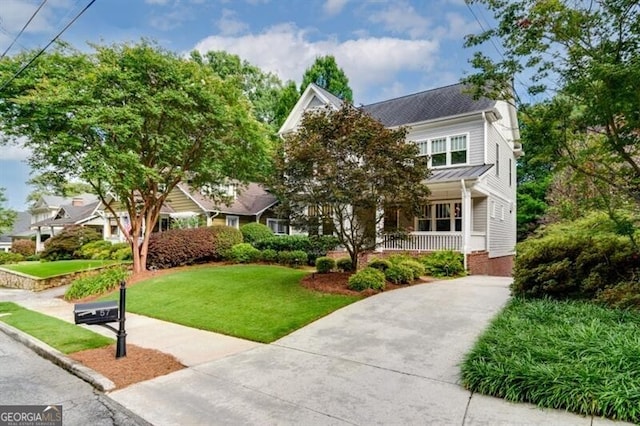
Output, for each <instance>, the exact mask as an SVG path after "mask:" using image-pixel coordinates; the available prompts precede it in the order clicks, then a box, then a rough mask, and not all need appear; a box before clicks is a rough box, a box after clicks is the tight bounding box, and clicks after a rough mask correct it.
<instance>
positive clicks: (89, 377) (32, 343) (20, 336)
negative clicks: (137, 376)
mask: <svg viewBox="0 0 640 426" xmlns="http://www.w3.org/2000/svg"><path fill="white" fill-rule="evenodd" d="M0 331H2V332H4V333H5V334H6V335H8V336H9V337H11V338H13V339H14V340H16V341H18V342H20V343H22V344H23V345H25V346H27V347H28V348H30V349H31V350H33V351H34V352H35V353H37V354H38V355H40V356H41V357H43V358H45V359H48V360H49V361H51V362H53V363H54V364H56V365H57V366H59V367H62V368H64V369H65V370H67V371H69V372H70V373H72V374H74V375H76V376H78V377H79V378H81V379H82V380H84V381H85V382H87V383H89V384H90V385H91V386H93V387H94V388H96V389H97V390H99V391H101V392H109V391H112V390H114V389H115V388H116V385H115V384H114V383H113V382H112V381H111V380H109V379H107V378H106V377H104V376H103V375H102V374H100V373H98V372H96V371H94V370H92V369H90V368H88V367H86V366H84V365H82V364H81V363H79V362H78V361H75V360H73V359H71V358H69V357H68V356H66V355H65V354H63V353H62V352H60V351H58V350H57V349H54V348H52V347H51V346H49V345H47V344H46V343H44V342H43V341H41V340H38V339H36V338H35V337H33V336H30V335H28V334H26V333H24V332H23V331H21V330H18V329H17V328H15V327H12V326H10V325H9V324H6V323H4V322H2V321H0Z"/></svg>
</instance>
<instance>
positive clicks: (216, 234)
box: [208, 225, 244, 260]
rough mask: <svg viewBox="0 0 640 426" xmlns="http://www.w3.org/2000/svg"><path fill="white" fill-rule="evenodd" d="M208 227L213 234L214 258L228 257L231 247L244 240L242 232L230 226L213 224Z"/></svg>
mask: <svg viewBox="0 0 640 426" xmlns="http://www.w3.org/2000/svg"><path fill="white" fill-rule="evenodd" d="M208 229H209V230H210V232H211V233H212V234H213V244H214V258H215V259H218V260H219V259H228V258H229V255H230V251H231V247H233V246H235V245H236V244H240V243H242V242H244V241H243V239H242V232H240V230H238V229H236V228H234V227H232V226H226V225H214V226H211V227H209V228H208Z"/></svg>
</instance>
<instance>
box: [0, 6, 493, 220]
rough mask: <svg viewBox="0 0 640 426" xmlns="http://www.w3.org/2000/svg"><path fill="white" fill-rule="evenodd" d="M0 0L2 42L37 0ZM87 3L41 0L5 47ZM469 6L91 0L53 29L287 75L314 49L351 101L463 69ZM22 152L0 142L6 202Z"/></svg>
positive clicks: (30, 39) (14, 202)
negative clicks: (219, 57) (211, 53)
mask: <svg viewBox="0 0 640 426" xmlns="http://www.w3.org/2000/svg"><path fill="white" fill-rule="evenodd" d="M0 1H1V7H0V49H2V51H4V49H5V48H6V47H7V46H8V45H9V43H10V42H11V40H12V39H13V37H14V36H15V35H16V34H17V33H18V31H20V29H21V28H22V26H23V25H24V24H25V23H26V22H27V20H28V19H29V17H30V16H31V14H32V13H33V12H34V11H35V10H36V8H37V7H38V5H39V4H40V3H41V1H42V0H0ZM88 3H89V0H48V1H47V2H46V3H45V5H44V6H43V7H42V9H41V10H40V12H39V13H38V15H36V18H35V19H34V20H33V21H32V23H31V24H30V25H29V26H28V27H27V29H26V31H25V33H24V34H23V35H22V36H21V37H20V38H19V39H18V41H17V43H16V44H15V45H14V46H13V47H12V49H11V51H10V52H9V54H11V53H16V52H19V51H21V50H25V49H34V48H39V47H43V46H44V45H45V44H46V43H47V42H48V41H49V40H51V39H52V38H53V36H54V35H55V34H57V33H58V32H59V31H60V30H61V29H62V28H63V27H64V26H65V25H66V24H67V23H68V22H69V21H70V20H71V18H72V17H73V16H75V15H76V14H77V13H78V12H79V11H80V10H81V9H82V8H83V7H85V6H86V5H87V4H88ZM471 7H472V10H473V12H474V13H475V15H476V16H474V14H473V13H472V12H471V10H470V9H469V7H468V6H467V5H465V3H464V0H389V1H384V0H97V1H96V2H95V3H94V4H93V5H92V6H91V7H90V8H89V9H88V10H87V12H86V13H85V14H84V15H82V17H80V18H79V20H78V21H77V22H76V23H75V24H73V25H72V26H71V27H70V28H69V29H68V30H67V31H66V32H65V33H64V35H63V36H62V39H64V40H66V41H68V42H70V43H71V44H72V45H74V46H75V47H77V48H82V49H89V47H88V46H87V42H104V43H120V42H124V41H137V40H139V39H140V38H142V37H144V38H148V39H153V40H155V41H157V42H158V43H159V44H160V45H161V46H163V47H165V48H167V49H169V50H173V51H175V52H180V53H187V52H189V51H191V50H193V49H197V50H200V51H202V52H205V51H207V50H226V51H228V52H231V53H235V54H238V55H240V56H241V57H242V58H243V59H246V60H248V61H249V62H251V63H253V64H255V65H257V66H259V67H260V68H262V69H263V70H265V71H271V72H274V73H276V74H277V75H278V76H280V78H281V79H282V80H283V81H286V80H294V81H296V83H300V80H301V78H302V74H303V73H304V70H305V69H306V68H307V67H309V66H310V65H311V64H312V63H313V61H314V59H315V58H316V57H317V56H321V55H327V54H331V55H334V56H335V57H336V61H337V63H338V65H339V66H340V67H341V68H342V69H344V71H345V73H346V74H347V77H348V78H349V81H350V85H351V87H352V89H353V93H354V101H355V103H356V104H367V103H372V102H376V101H380V100H384V99H389V98H392V97H396V96H402V95H406V94H410V93H415V92H418V91H421V90H426V89H429V88H433V87H439V86H443V85H447V84H453V83H456V82H458V81H459V80H460V78H462V77H463V76H464V75H465V74H466V73H468V72H470V71H471V67H470V65H469V64H468V62H467V61H468V58H469V57H471V54H472V51H471V50H468V49H464V48H463V46H462V45H463V42H464V36H465V35H466V34H469V33H474V32H478V31H479V29H480V24H479V23H478V19H479V20H480V23H482V24H483V25H488V24H487V23H486V21H485V19H486V18H488V16H489V15H488V14H487V12H485V11H482V10H481V9H479V8H478V6H476V5H474V6H471ZM476 17H477V18H476ZM489 53H491V52H489ZM493 53H495V52H493ZM27 156H28V153H26V152H24V151H23V150H21V149H19V148H16V147H1V148H0V187H5V188H6V189H7V191H6V195H7V197H8V202H7V205H8V206H10V207H12V208H16V209H23V208H24V207H25V205H24V199H25V197H26V195H27V194H28V192H29V187H28V186H27V185H26V184H25V183H24V181H25V180H26V179H27V178H28V173H29V170H28V167H27V166H26V164H24V162H21V160H24V159H25V158H26V157H27Z"/></svg>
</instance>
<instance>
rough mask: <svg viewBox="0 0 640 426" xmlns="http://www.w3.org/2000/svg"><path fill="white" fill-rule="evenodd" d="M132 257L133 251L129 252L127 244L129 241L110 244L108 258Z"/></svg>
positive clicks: (127, 258) (129, 258) (129, 248)
mask: <svg viewBox="0 0 640 426" xmlns="http://www.w3.org/2000/svg"><path fill="white" fill-rule="evenodd" d="M132 258H133V253H131V246H130V245H129V243H116V244H113V245H111V251H110V253H109V259H113V260H131V259H132Z"/></svg>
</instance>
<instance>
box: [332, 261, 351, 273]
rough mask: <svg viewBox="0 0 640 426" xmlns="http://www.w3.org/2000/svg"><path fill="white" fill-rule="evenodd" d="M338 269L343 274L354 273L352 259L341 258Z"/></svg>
mask: <svg viewBox="0 0 640 426" xmlns="http://www.w3.org/2000/svg"><path fill="white" fill-rule="evenodd" d="M336 268H338V270H340V271H343V272H351V271H353V263H352V262H351V258H350V257H341V258H340V259H338V260H336Z"/></svg>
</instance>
